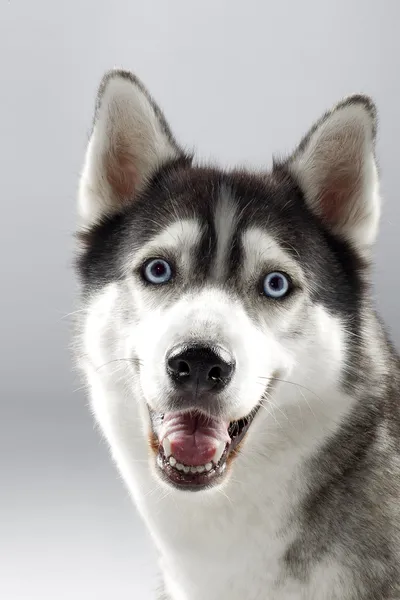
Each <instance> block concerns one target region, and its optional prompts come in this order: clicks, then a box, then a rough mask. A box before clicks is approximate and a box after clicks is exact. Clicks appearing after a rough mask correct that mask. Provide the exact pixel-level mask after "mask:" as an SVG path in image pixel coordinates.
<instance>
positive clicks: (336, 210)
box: [286, 95, 381, 249]
mask: <svg viewBox="0 0 400 600" xmlns="http://www.w3.org/2000/svg"><path fill="white" fill-rule="evenodd" d="M376 128H377V118H376V108H375V105H374V104H373V102H372V101H371V100H370V99H369V98H368V97H366V96H359V95H358V96H350V97H348V98H346V99H345V100H343V101H342V102H340V103H339V104H338V105H337V106H336V107H334V108H333V109H332V110H331V111H330V112H328V113H326V114H325V115H324V116H323V117H322V119H320V120H319V121H318V122H317V123H316V124H315V125H314V127H313V128H312V129H311V130H310V132H309V133H308V135H307V136H306V137H305V138H304V139H303V140H302V142H301V143H300V145H299V146H298V148H297V150H296V151H295V152H294V154H293V155H292V156H291V157H290V158H289V160H288V161H287V163H286V168H288V170H289V171H290V173H291V174H292V176H293V177H294V179H295V180H296V181H297V183H298V185H299V186H300V188H301V190H302V191H303V194H304V196H305V200H306V202H307V204H308V206H309V208H310V209H311V210H312V211H313V212H314V213H315V214H316V215H318V217H320V218H321V219H322V221H323V222H324V223H325V225H326V226H327V227H328V228H329V229H330V230H331V231H332V232H334V233H335V234H338V235H340V236H341V237H344V238H346V239H347V240H348V241H350V242H351V243H353V244H354V245H355V246H357V247H359V248H360V249H362V248H367V247H369V246H371V244H373V242H374V241H375V238H376V235H377V231H378V225H379V217H380V204H381V203H380V197H379V180H378V172H377V166H376V162H375V155H374V152H375V136H376Z"/></svg>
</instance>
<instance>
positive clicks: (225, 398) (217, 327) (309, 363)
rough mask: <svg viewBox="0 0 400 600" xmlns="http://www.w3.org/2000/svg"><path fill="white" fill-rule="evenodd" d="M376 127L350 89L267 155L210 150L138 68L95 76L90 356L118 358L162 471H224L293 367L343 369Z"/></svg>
mask: <svg viewBox="0 0 400 600" xmlns="http://www.w3.org/2000/svg"><path fill="white" fill-rule="evenodd" d="M375 129H376V119H375V109H374V106H373V104H372V103H371V101H370V100H369V99H368V98H366V97H363V96H353V97H350V98H348V99H346V100H344V101H343V102H341V103H340V104H339V105H337V106H336V107H335V108H334V109H333V110H332V111H330V112H329V113H326V114H325V115H324V116H323V117H322V119H321V120H320V121H319V122H317V123H316V125H314V127H313V128H312V129H311V131H310V132H309V133H308V135H307V136H306V137H305V138H304V139H303V140H302V141H301V143H300V145H299V146H298V148H297V149H296V151H295V152H294V153H293V154H292V155H291V156H290V157H289V158H287V159H286V160H281V161H279V162H276V163H275V164H274V167H273V169H272V171H271V172H270V173H258V174H256V173H248V172H245V171H230V172H224V171H221V170H217V169H214V168H212V169H211V168H202V167H199V166H194V164H193V160H192V157H191V156H189V155H188V154H186V153H185V152H184V151H183V150H182V149H181V148H180V146H179V145H178V143H177V142H176V140H175V138H174V137H173V135H172V133H171V131H170V128H169V126H168V124H167V122H166V120H165V118H164V116H163V115H162V113H161V111H160V109H159V108H158V107H157V105H156V104H155V103H154V101H153V100H152V98H151V97H150V96H149V94H148V92H147V91H146V90H145V88H144V87H143V85H142V84H141V83H140V82H139V81H138V80H137V79H136V78H135V77H134V76H133V75H131V74H130V73H127V72H121V71H113V72H111V73H109V74H108V75H107V76H106V77H105V78H104V80H103V82H102V84H101V87H100V90H99V95H98V100H97V107H96V112H95V118H94V125H93V131H92V134H91V138H90V142H89V146H88V150H87V155H86V161H85V165H84V170H83V174H82V178H81V184H80V193H79V213H80V228H79V234H78V235H79V238H80V242H81V250H80V254H79V257H78V269H79V273H80V277H81V280H82V283H83V289H84V298H85V303H86V307H87V310H86V311H85V315H86V316H85V323H84V328H83V336H82V339H83V356H84V360H85V361H86V363H87V364H90V365H91V368H93V369H95V370H96V372H98V373H99V376H101V373H102V369H103V367H104V366H105V365H108V368H106V369H105V370H104V377H105V378H106V377H108V378H109V379H110V378H111V381H112V380H113V378H114V377H115V378H118V377H121V370H120V368H119V369H118V370H115V365H118V366H119V367H121V365H122V368H123V381H124V387H123V390H124V394H125V395H124V398H123V399H122V401H121V402H122V404H124V406H125V408H126V404H127V403H128V404H129V403H130V404H135V407H133V406H132V409H133V408H134V409H135V410H138V407H139V409H141V410H138V414H140V415H141V420H142V423H141V427H144V429H145V435H146V436H148V440H149V449H150V460H151V461H152V462H153V464H154V466H155V465H157V466H155V472H157V473H158V474H159V475H160V476H161V477H162V478H164V480H166V481H167V482H169V483H171V484H173V485H174V486H176V487H180V488H184V489H203V488H204V487H210V486H211V485H212V484H216V483H218V482H221V481H223V480H224V477H225V476H226V473H227V472H228V471H229V469H227V468H226V467H227V465H230V464H232V466H233V465H234V459H235V457H236V456H237V455H238V454H239V449H240V448H243V452H245V440H246V439H247V438H248V437H249V438H251V435H252V431H253V425H252V424H253V422H254V421H255V420H260V419H261V420H262V418H263V415H267V413H268V410H269V406H270V403H273V401H274V389H275V385H276V384H277V383H278V382H279V381H281V380H285V379H287V378H288V377H290V374H291V373H293V372H297V373H299V376H301V377H302V378H303V379H302V380H303V381H308V383H309V385H311V387H313V381H314V383H315V381H318V386H319V387H320V388H321V387H324V386H329V385H331V384H332V381H333V380H334V381H335V382H337V381H339V380H340V381H342V382H343V385H345V379H346V376H347V375H346V373H348V371H347V370H346V369H345V365H346V364H347V366H348V363H349V362H351V361H350V358H351V357H350V358H349V353H350V351H349V349H348V348H347V347H346V340H345V339H344V336H343V332H344V331H346V332H347V333H348V334H350V335H352V334H354V339H356V336H357V331H358V330H359V328H360V319H361V311H362V297H363V295H364V291H365V285H366V277H365V270H366V269H367V267H368V261H369V253H370V248H371V245H372V244H373V242H374V239H375V236H376V233H377V227H378V221H379V212H380V203H379V195H378V179H377V170H376V165H375V159H374V138H375ZM110 365H112V367H113V368H111V367H110ZM310 382H311V383H310ZM108 385H109V386H110V389H112V384H110V381H109V382H108ZM314 387H315V385H314ZM106 402H107V400H106ZM109 403H110V406H109V407H108V409H107V410H109V411H110V413H112V412H113V411H118V410H119V408H118V405H115V400H114V399H113V397H112V394H110V400H109ZM101 410H102V411H103V412H104V406H102V408H101ZM132 423H133V425H132V427H134V426H135V427H139V426H138V425H137V422H136V421H132ZM135 435H138V432H137V431H132V436H135Z"/></svg>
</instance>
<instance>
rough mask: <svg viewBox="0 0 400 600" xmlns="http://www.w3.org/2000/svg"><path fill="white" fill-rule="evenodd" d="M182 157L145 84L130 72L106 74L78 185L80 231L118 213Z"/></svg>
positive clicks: (100, 89) (182, 154) (117, 71)
mask: <svg viewBox="0 0 400 600" xmlns="http://www.w3.org/2000/svg"><path fill="white" fill-rule="evenodd" d="M183 156H184V153H183V152H182V151H181V150H180V148H179V147H178V145H177V143H176V141H175V139H174V137H173V136H172V134H171V131H170V128H169V126H168V124H167V122H166V120H165V118H164V116H163V114H162V112H161V110H160V109H159V107H158V106H157V105H156V104H155V102H154V101H153V99H152V98H151V96H150V95H149V93H148V92H147V90H146V89H145V87H144V86H143V84H142V83H141V82H140V81H139V80H138V79H137V78H136V77H135V76H134V75H133V74H132V73H129V72H128V71H120V70H114V71H110V72H108V73H106V75H105V76H104V77H103V80H102V82H101V84H100V87H99V91H98V95H97V103H96V110H95V115H94V122H93V130H92V134H91V137H90V141H89V145H88V148H87V151H86V157H85V163H84V167H83V172H82V176H81V180H80V185H79V196H78V211H79V217H80V225H81V227H83V228H87V227H90V226H91V225H93V224H95V223H96V222H99V221H100V220H101V219H102V217H104V216H106V215H110V214H113V213H115V212H118V211H119V210H121V208H123V206H124V205H126V204H127V203H129V202H132V201H133V200H134V199H135V198H136V196H137V195H138V194H139V193H140V192H141V191H142V190H143V188H144V187H145V185H146V182H147V181H148V180H149V179H150V178H151V177H152V175H154V174H155V173H156V171H157V170H158V169H159V168H160V167H162V166H163V165H165V164H166V163H168V162H171V161H173V160H175V159H178V158H180V157H183Z"/></svg>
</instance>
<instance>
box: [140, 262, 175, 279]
mask: <svg viewBox="0 0 400 600" xmlns="http://www.w3.org/2000/svg"><path fill="white" fill-rule="evenodd" d="M143 276H144V278H145V279H146V281H148V282H149V283H153V284H155V285H158V284H160V283H168V281H169V280H170V279H171V278H172V269H171V267H170V265H169V264H168V263H167V261H166V260H164V259H162V258H154V259H153V260H149V261H148V262H147V263H146V264H145V265H144V270H143Z"/></svg>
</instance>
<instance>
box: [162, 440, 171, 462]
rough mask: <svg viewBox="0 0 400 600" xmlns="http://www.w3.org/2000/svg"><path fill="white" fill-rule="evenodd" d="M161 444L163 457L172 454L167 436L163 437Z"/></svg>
mask: <svg viewBox="0 0 400 600" xmlns="http://www.w3.org/2000/svg"><path fill="white" fill-rule="evenodd" d="M162 445H163V449H164V454H165V458H169V457H170V456H171V454H172V452H171V442H170V441H169V439H168V438H165V440H164V441H163V443H162Z"/></svg>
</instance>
